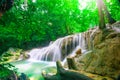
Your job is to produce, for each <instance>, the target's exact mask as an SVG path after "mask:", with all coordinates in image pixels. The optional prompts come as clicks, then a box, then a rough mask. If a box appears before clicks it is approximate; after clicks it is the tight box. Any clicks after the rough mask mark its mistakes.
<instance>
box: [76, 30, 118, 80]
mask: <svg viewBox="0 0 120 80" xmlns="http://www.w3.org/2000/svg"><path fill="white" fill-rule="evenodd" d="M94 31H95V32H94V33H93V34H92V33H91V34H92V37H90V35H91V34H90V32H89V31H88V32H89V33H88V32H86V40H88V41H87V44H88V48H89V50H92V52H89V53H87V54H84V55H82V56H79V57H78V58H77V60H76V62H75V63H76V64H77V67H80V70H81V71H86V72H90V73H94V74H98V75H102V76H108V77H111V78H114V79H116V78H117V77H116V76H117V75H118V74H120V36H119V35H120V32H117V31H113V30H111V29H110V30H106V32H104V33H103V32H101V31H99V30H98V31H97V30H94ZM90 38H92V39H90ZM89 40H92V41H91V42H90V41H89ZM91 43H92V44H93V45H91ZM90 46H91V47H92V48H91V47H90Z"/></svg>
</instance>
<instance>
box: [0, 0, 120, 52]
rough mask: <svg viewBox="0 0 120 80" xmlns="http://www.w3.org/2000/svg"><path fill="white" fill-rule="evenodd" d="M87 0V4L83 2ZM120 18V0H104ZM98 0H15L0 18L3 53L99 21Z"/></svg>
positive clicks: (42, 41)
mask: <svg viewBox="0 0 120 80" xmlns="http://www.w3.org/2000/svg"><path fill="white" fill-rule="evenodd" d="M85 1H86V4H85V3H83V2H85ZM104 2H105V5H106V6H107V8H108V10H109V12H110V13H111V15H112V17H113V18H114V19H115V20H117V21H118V20H120V3H119V0H104ZM98 18H99V17H98V10H97V6H96V0H79V1H78V0H37V1H36V2H33V1H32V0H29V1H28V3H27V7H26V6H24V0H15V1H14V6H13V7H12V8H11V9H10V10H9V11H7V12H6V13H5V14H4V15H3V16H2V17H1V18H0V54H1V53H3V52H4V51H6V50H7V49H8V48H10V47H14V48H22V49H31V48H33V47H38V46H40V45H42V46H45V44H48V43H49V42H50V41H53V40H56V39H57V38H59V37H63V36H66V35H70V34H74V33H79V32H83V31H86V30H87V29H89V28H91V27H94V26H97V25H98V21H99V20H98Z"/></svg>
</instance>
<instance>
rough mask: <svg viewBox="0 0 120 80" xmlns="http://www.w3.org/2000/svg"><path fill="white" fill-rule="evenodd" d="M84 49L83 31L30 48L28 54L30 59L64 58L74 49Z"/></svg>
mask: <svg viewBox="0 0 120 80" xmlns="http://www.w3.org/2000/svg"><path fill="white" fill-rule="evenodd" d="M78 49H81V50H82V53H83V52H84V51H86V44H85V37H84V34H83V33H80V34H75V35H70V36H66V37H63V38H59V39H57V40H56V41H54V42H52V43H51V42H50V44H49V45H48V46H47V47H43V48H40V49H39V48H38V49H33V50H31V51H30V52H29V53H28V54H29V55H30V59H34V60H40V61H41V60H43V61H57V60H64V58H65V57H66V56H67V55H69V54H74V53H75V51H76V50H78Z"/></svg>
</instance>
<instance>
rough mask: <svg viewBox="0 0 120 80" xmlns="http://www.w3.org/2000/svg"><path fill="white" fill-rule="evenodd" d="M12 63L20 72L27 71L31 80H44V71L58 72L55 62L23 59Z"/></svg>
mask: <svg viewBox="0 0 120 80" xmlns="http://www.w3.org/2000/svg"><path fill="white" fill-rule="evenodd" d="M11 64H12V65H14V66H15V67H16V68H18V70H17V72H18V74H20V73H25V74H26V75H27V76H28V77H29V78H30V80H44V79H43V77H42V75H41V72H42V71H45V72H46V73H56V67H55V62H47V61H30V60H21V61H15V62H12V63H11Z"/></svg>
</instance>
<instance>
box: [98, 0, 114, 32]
mask: <svg viewBox="0 0 120 80" xmlns="http://www.w3.org/2000/svg"><path fill="white" fill-rule="evenodd" d="M97 7H98V13H99V28H100V29H102V30H103V29H105V28H106V26H105V19H104V12H105V15H106V18H107V20H108V23H109V24H113V23H115V22H116V20H115V19H113V18H112V16H111V14H110V13H109V11H108V9H107V7H106V6H105V4H104V2H103V0H97Z"/></svg>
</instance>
